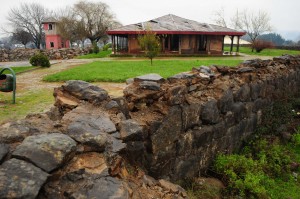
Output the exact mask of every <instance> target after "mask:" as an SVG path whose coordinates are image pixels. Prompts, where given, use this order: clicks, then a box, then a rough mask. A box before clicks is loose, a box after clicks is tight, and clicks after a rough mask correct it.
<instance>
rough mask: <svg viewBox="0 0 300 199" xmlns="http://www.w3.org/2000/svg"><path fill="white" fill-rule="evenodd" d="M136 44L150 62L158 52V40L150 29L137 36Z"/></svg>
mask: <svg viewBox="0 0 300 199" xmlns="http://www.w3.org/2000/svg"><path fill="white" fill-rule="evenodd" d="M138 42H139V45H140V47H141V48H142V50H144V52H145V56H146V57H148V58H149V59H150V60H151V66H152V60H153V58H154V57H156V56H157V55H158V53H159V51H160V39H159V37H158V36H157V35H156V33H155V32H153V31H151V30H150V29H147V30H145V32H144V33H141V34H140V35H139V36H138Z"/></svg>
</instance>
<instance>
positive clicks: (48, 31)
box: [43, 19, 70, 49]
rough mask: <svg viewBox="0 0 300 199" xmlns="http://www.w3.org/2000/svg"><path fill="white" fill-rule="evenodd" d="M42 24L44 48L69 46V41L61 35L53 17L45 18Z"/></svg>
mask: <svg viewBox="0 0 300 199" xmlns="http://www.w3.org/2000/svg"><path fill="white" fill-rule="evenodd" d="M43 24H44V30H45V36H46V49H60V48H69V47H70V41H69V40H68V39H63V38H62V37H61V35H60V31H59V27H58V25H57V24H58V22H57V21H56V20H55V19H48V20H45V21H44V22H43Z"/></svg>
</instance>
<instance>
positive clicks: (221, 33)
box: [106, 30, 246, 36]
mask: <svg viewBox="0 0 300 199" xmlns="http://www.w3.org/2000/svg"><path fill="white" fill-rule="evenodd" d="M153 32H155V33H156V34H166V35H168V34H178V35H229V36H243V35H245V34H246V32H227V31H216V32H211V31H208V32H206V31H167V30H163V31H153ZM106 33H107V34H109V35H136V34H143V33H145V31H126V30H110V31H107V32H106Z"/></svg>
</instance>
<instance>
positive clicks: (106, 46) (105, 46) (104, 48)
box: [102, 43, 112, 51]
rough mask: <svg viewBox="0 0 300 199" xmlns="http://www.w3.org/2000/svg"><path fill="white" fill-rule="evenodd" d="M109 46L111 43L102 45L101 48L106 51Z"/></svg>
mask: <svg viewBox="0 0 300 199" xmlns="http://www.w3.org/2000/svg"><path fill="white" fill-rule="evenodd" d="M111 46H112V45H111V43H108V44H106V45H104V46H103V48H102V49H103V51H107V50H108V49H109V48H111Z"/></svg>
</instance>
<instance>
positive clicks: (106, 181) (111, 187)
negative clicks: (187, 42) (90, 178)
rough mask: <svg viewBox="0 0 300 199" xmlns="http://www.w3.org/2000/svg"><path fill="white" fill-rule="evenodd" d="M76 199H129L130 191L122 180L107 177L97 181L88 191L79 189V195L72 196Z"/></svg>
mask: <svg viewBox="0 0 300 199" xmlns="http://www.w3.org/2000/svg"><path fill="white" fill-rule="evenodd" d="M72 196H74V198H80V196H83V197H84V198H99V197H100V198H114V199H126V198H129V193H128V190H127V189H126V187H125V185H124V184H123V183H122V181H121V180H119V179H118V178H112V177H105V178H100V179H98V180H96V181H95V182H94V184H93V186H92V187H91V189H87V188H85V187H83V188H81V189H79V191H78V193H74V194H72Z"/></svg>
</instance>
